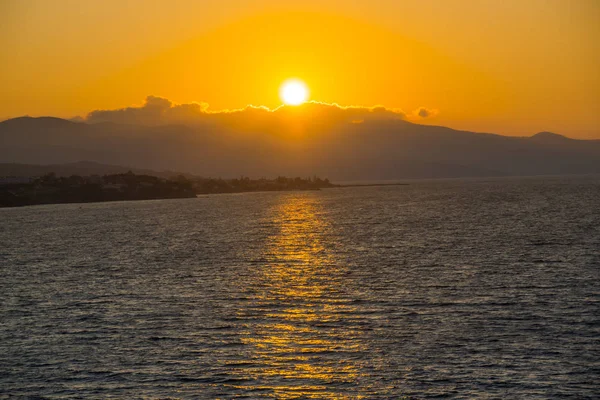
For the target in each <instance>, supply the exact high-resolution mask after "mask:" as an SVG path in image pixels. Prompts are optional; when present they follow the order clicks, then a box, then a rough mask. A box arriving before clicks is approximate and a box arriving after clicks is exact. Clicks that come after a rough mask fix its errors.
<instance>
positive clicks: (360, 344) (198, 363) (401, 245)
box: [0, 176, 600, 399]
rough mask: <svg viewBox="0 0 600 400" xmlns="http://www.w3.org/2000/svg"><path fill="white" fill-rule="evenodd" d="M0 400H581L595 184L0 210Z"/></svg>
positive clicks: (593, 349)
mask: <svg viewBox="0 0 600 400" xmlns="http://www.w3.org/2000/svg"><path fill="white" fill-rule="evenodd" d="M0 222H1V223H0V398H2V399H13V398H15V399H17V398H25V399H238V398H239V399H438V398H444V399H446V398H447V399H563V398H565V399H566V398H571V399H597V398H600V177H599V176H574V177H532V178H494V179H470V180H440V181H411V182H409V184H408V185H406V186H381V187H345V188H332V189H324V190H320V191H296V192H267V193H242V194H223V195H209V196H201V197H198V198H197V199H181V200H155V201H131V202H111V203H94V204H57V205H45V206H33V207H23V208H6V209H0Z"/></svg>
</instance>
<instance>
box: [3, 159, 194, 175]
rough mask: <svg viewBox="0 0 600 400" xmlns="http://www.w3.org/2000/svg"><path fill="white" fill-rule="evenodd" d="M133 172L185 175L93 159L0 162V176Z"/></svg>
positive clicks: (139, 173) (140, 173)
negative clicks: (54, 161)
mask: <svg viewBox="0 0 600 400" xmlns="http://www.w3.org/2000/svg"><path fill="white" fill-rule="evenodd" d="M129 171H131V172H133V173H134V174H138V175H150V176H157V177H160V178H171V177H174V176H177V175H187V176H190V174H181V173H178V172H172V171H161V172H158V171H153V170H149V169H140V168H131V167H124V166H122V165H109V164H101V163H97V162H93V161H79V162H74V163H67V164H48V165H34V164H18V163H0V177H2V176H14V177H38V176H42V175H46V174H49V173H51V172H52V173H54V174H56V176H65V177H66V176H72V175H80V176H91V175H113V174H124V173H127V172H129Z"/></svg>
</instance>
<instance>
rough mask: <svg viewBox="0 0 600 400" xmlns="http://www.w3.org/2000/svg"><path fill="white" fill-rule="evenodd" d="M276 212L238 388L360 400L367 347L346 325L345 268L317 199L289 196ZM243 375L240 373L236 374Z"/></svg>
mask: <svg viewBox="0 0 600 400" xmlns="http://www.w3.org/2000/svg"><path fill="white" fill-rule="evenodd" d="M283 199H284V200H285V201H284V202H283V203H281V204H279V205H278V206H277V207H276V208H275V209H274V210H273V222H274V223H275V224H276V226H277V233H276V234H275V235H273V236H271V237H270V238H269V241H268V243H267V245H266V246H265V247H264V252H263V254H261V256H260V257H261V259H262V260H264V263H261V265H260V266H259V268H258V270H257V274H256V276H255V279H254V281H253V282H250V283H249V284H250V285H253V286H254V288H253V290H254V296H253V298H252V302H251V303H252V304H251V305H250V306H249V307H248V308H247V309H245V310H243V311H240V317H241V318H242V319H244V320H247V321H248V323H247V325H246V333H245V335H244V336H243V338H242V342H243V344H244V345H245V346H244V347H247V348H248V349H249V353H248V358H249V359H250V360H251V366H250V367H247V368H245V369H244V371H243V375H245V376H244V378H245V379H246V380H247V382H249V384H248V385H247V386H239V387H238V388H239V389H245V390H253V391H256V390H260V391H265V394H266V395H274V396H275V397H276V398H281V399H287V398H299V397H301V398H330V399H338V398H340V399H341V398H360V397H361V396H358V395H357V393H353V392H352V389H353V388H355V386H356V382H357V380H358V379H359V378H360V376H361V362H360V361H359V360H361V359H364V358H363V357H361V355H362V354H363V353H364V352H365V350H366V349H365V348H364V346H363V344H362V342H361V340H359V339H360V336H361V332H359V331H357V330H356V329H348V325H347V324H344V323H343V322H347V320H349V319H352V318H353V314H354V313H355V312H356V307H355V306H353V304H352V301H351V300H349V297H348V296H346V295H345V290H346V289H345V284H344V276H345V274H346V269H345V267H344V266H343V263H342V262H340V260H339V259H337V258H336V248H337V247H338V246H339V244H338V243H336V241H335V237H334V235H333V234H332V232H331V227H330V225H329V224H328V222H327V218H326V216H324V215H323V213H322V212H321V209H320V205H319V200H318V197H316V196H314V195H310V194H303V195H291V196H286V197H284V198H283ZM240 372H241V371H240Z"/></svg>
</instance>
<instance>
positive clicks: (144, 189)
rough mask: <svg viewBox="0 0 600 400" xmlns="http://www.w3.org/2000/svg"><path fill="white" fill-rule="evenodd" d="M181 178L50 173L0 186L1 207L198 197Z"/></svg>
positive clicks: (189, 183)
mask: <svg viewBox="0 0 600 400" xmlns="http://www.w3.org/2000/svg"><path fill="white" fill-rule="evenodd" d="M181 178H182V179H177V180H168V179H162V178H158V177H156V176H150V175H135V174H133V173H131V172H129V173H126V174H114V175H105V176H97V175H96V176H87V177H82V176H78V175H74V176H70V177H57V176H56V175H55V174H47V175H44V176H42V177H40V178H37V179H34V180H32V181H31V182H29V183H12V184H4V185H0V207H17V206H28V205H38V204H56V203H92V202H102V201H124V200H153V199H178V198H193V197H196V193H195V192H194V188H193V185H192V183H191V182H190V181H188V180H187V179H186V178H185V177H181Z"/></svg>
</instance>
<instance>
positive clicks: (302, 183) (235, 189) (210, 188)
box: [192, 176, 338, 194]
mask: <svg viewBox="0 0 600 400" xmlns="http://www.w3.org/2000/svg"><path fill="white" fill-rule="evenodd" d="M192 182H193V187H194V189H195V190H196V193H198V194H213V193H243V192H273V191H284V190H320V189H324V188H332V187H338V185H334V184H333V183H331V182H329V179H327V178H325V179H321V178H319V177H317V176H314V177H312V178H306V179H303V178H299V177H296V178H286V177H284V176H279V177H277V178H275V179H264V178H261V179H250V178H247V177H242V178H239V179H212V178H196V179H193V180H192Z"/></svg>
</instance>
